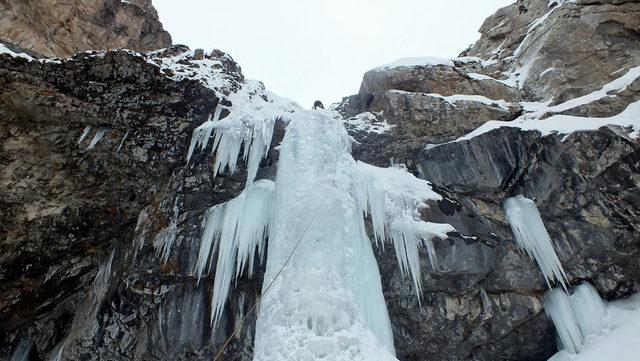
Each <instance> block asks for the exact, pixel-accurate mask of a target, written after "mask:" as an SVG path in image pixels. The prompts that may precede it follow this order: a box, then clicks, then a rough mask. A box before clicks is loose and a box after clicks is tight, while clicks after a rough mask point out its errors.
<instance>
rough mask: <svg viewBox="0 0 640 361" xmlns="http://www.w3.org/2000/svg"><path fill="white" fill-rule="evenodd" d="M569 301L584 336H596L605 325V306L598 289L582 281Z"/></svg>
mask: <svg viewBox="0 0 640 361" xmlns="http://www.w3.org/2000/svg"><path fill="white" fill-rule="evenodd" d="M570 303H571V308H572V309H573V312H574V315H575V317H576V321H577V322H578V326H579V327H580V330H581V331H582V335H583V336H584V338H589V337H594V336H598V335H599V334H600V333H601V332H602V330H603V329H604V328H605V327H606V326H605V317H606V316H607V308H606V306H605V304H604V302H602V298H600V295H599V294H598V291H596V289H595V288H594V287H593V286H592V285H591V284H589V283H588V282H583V283H582V284H581V285H580V286H578V287H576V288H575V290H574V293H573V294H572V295H571V297H570Z"/></svg>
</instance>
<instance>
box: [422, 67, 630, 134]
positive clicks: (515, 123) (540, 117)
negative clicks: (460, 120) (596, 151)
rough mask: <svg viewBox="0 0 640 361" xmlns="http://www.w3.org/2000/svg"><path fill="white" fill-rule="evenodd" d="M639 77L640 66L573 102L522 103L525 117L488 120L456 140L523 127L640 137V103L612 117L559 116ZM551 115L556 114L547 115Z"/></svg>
mask: <svg viewBox="0 0 640 361" xmlns="http://www.w3.org/2000/svg"><path fill="white" fill-rule="evenodd" d="M638 78H640V67H635V68H631V69H629V70H628V71H627V72H626V73H624V75H622V76H620V77H619V78H616V79H614V80H613V81H611V82H609V83H607V84H605V85H603V87H602V88H601V89H599V90H597V91H594V92H592V93H589V94H587V95H584V96H581V97H578V98H574V99H570V100H568V101H566V102H564V103H560V104H557V105H553V106H552V105H550V104H551V102H552V101H551V100H548V101H546V102H522V103H520V105H522V107H523V110H524V111H525V114H523V115H521V116H520V117H518V118H517V119H515V120H512V121H509V122H503V121H497V120H491V121H488V122H486V123H485V124H483V125H481V126H480V127H478V128H477V129H475V130H473V131H472V132H470V133H468V134H466V135H464V136H462V137H459V138H458V139H456V140H454V142H459V141H465V140H469V139H471V138H473V137H477V136H478V135H481V134H484V133H487V132H489V131H491V130H494V129H497V128H500V127H512V128H520V129H522V130H523V131H539V132H540V133H541V135H542V136H547V135H550V134H565V135H567V136H568V135H569V134H571V133H574V132H578V131H593V130H598V129H600V128H601V127H603V126H607V125H615V126H620V127H626V128H630V129H631V131H630V136H631V137H632V138H636V137H638V135H639V134H640V101H637V102H634V103H631V104H629V105H628V106H627V108H626V109H625V110H623V111H622V112H620V113H619V114H616V115H613V116H611V117H604V118H596V117H580V116H573V115H564V114H557V113H561V112H565V111H567V110H571V109H574V108H577V107H579V106H582V105H586V104H589V103H593V102H595V101H598V100H600V99H603V98H606V97H615V96H617V95H616V94H617V93H619V92H622V91H623V90H625V89H626V88H627V87H628V86H629V85H631V84H632V83H634V82H635V81H636V80H637V79H638ZM548 114H552V115H551V116H547V115H548ZM545 117H546V118H545ZM565 139H566V136H565ZM435 146H437V145H435Z"/></svg>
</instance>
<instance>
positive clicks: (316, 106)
mask: <svg viewBox="0 0 640 361" xmlns="http://www.w3.org/2000/svg"><path fill="white" fill-rule="evenodd" d="M318 108H320V109H324V105H322V102H321V101H319V100H316V101H315V102H313V110H318Z"/></svg>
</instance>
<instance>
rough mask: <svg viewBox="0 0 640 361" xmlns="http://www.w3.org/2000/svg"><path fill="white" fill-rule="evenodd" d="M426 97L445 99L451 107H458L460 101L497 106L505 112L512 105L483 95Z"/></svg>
mask: <svg viewBox="0 0 640 361" xmlns="http://www.w3.org/2000/svg"><path fill="white" fill-rule="evenodd" d="M426 95H428V96H431V97H436V98H440V99H443V100H444V101H446V102H447V103H449V104H451V105H456V102H459V101H466V102H478V103H482V104H486V105H493V106H497V107H499V108H500V109H504V110H509V105H510V104H509V103H508V102H506V101H504V100H502V99H499V100H494V99H489V98H487V97H485V96H483V95H467V94H454V95H449V96H442V95H440V94H426Z"/></svg>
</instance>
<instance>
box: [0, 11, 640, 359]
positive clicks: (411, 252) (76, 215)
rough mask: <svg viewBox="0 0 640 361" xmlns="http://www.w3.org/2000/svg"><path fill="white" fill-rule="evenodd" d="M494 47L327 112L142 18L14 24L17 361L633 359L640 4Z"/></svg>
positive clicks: (9, 52) (61, 16)
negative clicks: (290, 97)
mask: <svg viewBox="0 0 640 361" xmlns="http://www.w3.org/2000/svg"><path fill="white" fill-rule="evenodd" d="M45 3H46V4H45ZM38 6H45V7H47V8H45V9H46V10H47V9H48V10H51V9H54V8H58V9H59V10H58V11H38V12H37V16H30V14H33V13H34V12H33V11H34V10H33V9H34V8H36V7H38ZM54 24H65V25H64V26H62V27H56V26H55V25H54ZM52 29H56V30H55V31H54V30H52ZM113 29H117V31H113ZM480 33H481V34H482V36H481V38H480V39H479V40H478V41H477V42H475V43H474V44H473V45H472V46H470V47H469V48H468V49H466V50H464V51H463V52H462V53H461V54H460V55H459V56H458V57H457V58H454V59H443V58H436V57H422V58H404V59H400V60H398V61H396V62H393V63H390V64H385V65H380V66H378V67H376V68H374V69H371V70H370V71H368V72H366V73H365V74H364V76H363V79H362V83H361V86H360V90H359V92H358V94H354V95H350V96H346V97H344V98H343V100H342V101H341V102H340V103H337V104H333V105H332V106H330V107H327V109H317V110H310V109H305V108H304V107H302V106H300V105H298V104H296V103H295V102H293V101H291V100H288V99H286V98H283V97H280V96H278V95H276V94H274V93H273V92H271V91H269V90H268V86H267V87H265V85H264V84H262V83H261V82H260V81H257V80H249V79H246V78H245V77H244V75H243V74H242V70H241V68H240V65H241V64H240V65H238V64H237V63H236V62H235V61H234V60H233V58H232V56H231V55H229V54H227V53H224V52H223V51H220V50H213V51H210V52H203V51H202V50H200V49H189V48H188V47H187V46H184V45H172V42H171V38H170V36H169V34H168V33H167V32H166V31H165V30H163V28H162V25H161V24H160V21H159V19H158V16H157V13H156V11H155V9H154V8H153V5H152V4H151V1H148V0H131V1H120V0H91V1H89V0H73V1H57V0H51V1H49V0H48V1H46V2H43V3H42V4H40V3H38V2H34V1H29V0H7V1H0V146H1V148H2V152H1V153H0V169H1V171H0V184H1V186H0V195H1V197H0V235H1V238H0V360H11V361H26V360H53V361H60V360H194V361H195V360H236V361H241V360H242V361H249V360H257V361H272V360H334V361H341V360H380V361H382V360H400V361H421V360H429V361H467V360H474V361H485V360H486V361H493V360H512V361H546V360H551V361H569V360H574V361H585V360H597V361H607V360H616V361H618V360H630V361H632V360H637V359H638V358H637V357H638V356H637V355H638V352H637V351H638V348H639V346H638V345H640V342H639V341H640V336H638V335H640V296H639V295H640V262H639V261H638V259H639V257H640V142H639V140H638V139H639V138H638V136H639V135H640V1H619V0H571V1H570V0H553V1H548V0H518V1H517V2H515V3H514V4H512V5H509V6H507V7H505V8H502V9H499V10H498V11H497V12H496V13H495V14H494V15H492V16H491V17H489V18H487V19H486V21H485V22H484V24H483V25H482V27H481V29H480ZM213 36H215V34H214V35H213ZM425 55H428V54H425Z"/></svg>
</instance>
